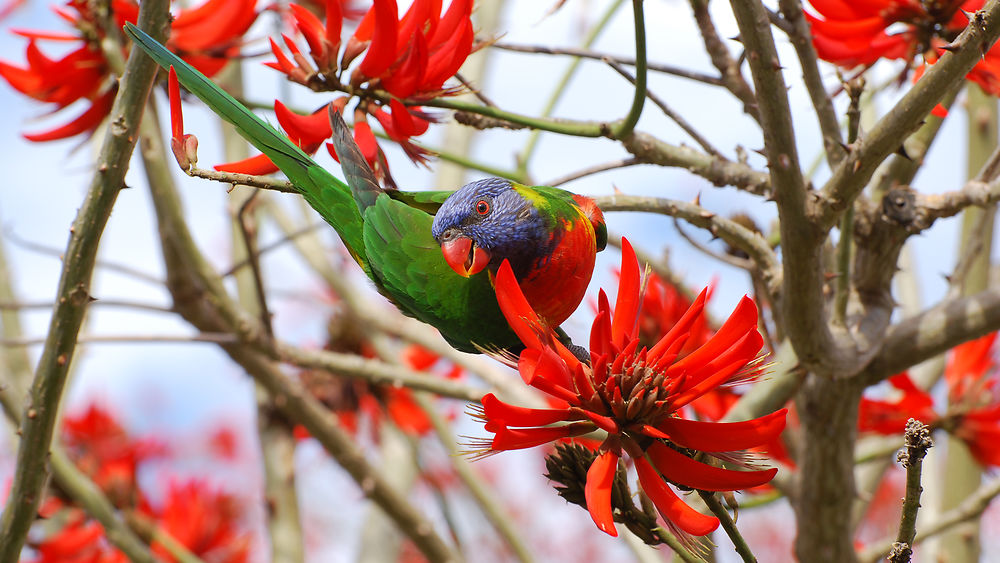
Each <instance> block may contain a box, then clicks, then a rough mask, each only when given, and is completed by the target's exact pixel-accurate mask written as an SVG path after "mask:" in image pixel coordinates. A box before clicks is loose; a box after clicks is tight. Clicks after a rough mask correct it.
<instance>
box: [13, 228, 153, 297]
mask: <svg viewBox="0 0 1000 563" xmlns="http://www.w3.org/2000/svg"><path fill="white" fill-rule="evenodd" d="M6 238H7V239H8V240H10V242H11V243H13V244H15V245H16V246H19V247H21V248H24V249H27V250H31V251H33V252H37V253H38V254H42V255H45V256H52V257H55V258H58V259H59V260H62V259H63V258H64V255H63V252H64V250H60V249H58V248H53V247H51V246H46V245H44V244H40V243H37V242H35V241H30V240H27V239H23V238H21V237H19V236H18V235H17V234H16V233H14V232H11V231H8V232H7V233H6ZM94 267H95V268H96V269H99V270H102V271H108V272H117V273H120V274H123V275H126V276H129V277H131V278H135V279H137V280H140V281H144V282H148V283H151V284H154V285H157V286H161V287H162V286H163V280H162V279H160V278H158V277H156V276H154V275H152V274H148V273H146V272H143V271H142V270H137V269H135V268H132V267H131V266H128V265H126V264H122V263H121V262H111V261H109V260H104V259H101V260H97V262H95V264H94Z"/></svg>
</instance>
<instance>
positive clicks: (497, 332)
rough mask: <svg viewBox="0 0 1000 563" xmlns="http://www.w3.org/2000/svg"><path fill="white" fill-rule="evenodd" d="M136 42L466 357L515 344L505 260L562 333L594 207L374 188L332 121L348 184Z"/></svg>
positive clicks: (567, 198)
mask: <svg viewBox="0 0 1000 563" xmlns="http://www.w3.org/2000/svg"><path fill="white" fill-rule="evenodd" d="M125 32H126V33H127V34H128V35H129V37H131V38H132V40H133V41H134V42H135V43H136V44H137V45H139V46H140V47H141V48H142V49H143V50H144V51H146V53H148V54H149V55H150V56H151V57H152V58H153V59H154V60H155V61H156V62H157V63H159V64H160V65H161V66H162V67H164V68H169V67H170V66H173V67H174V70H175V72H176V74H177V78H178V80H179V81H180V83H181V84H183V85H184V87H185V88H187V89H188V90H189V91H191V92H192V93H194V94H195V95H196V96H198V97H199V98H201V100H202V101H203V102H205V103H206V104H207V105H208V106H209V107H210V108H211V109H212V110H213V111H214V112H215V113H217V114H218V115H219V116H220V117H222V118H223V119H225V120H226V121H228V122H230V123H232V124H233V125H234V126H235V127H236V129H237V130H238V131H239V133H240V134H241V135H242V136H243V137H244V138H245V139H246V140H247V141H249V142H250V143H251V144H252V145H254V146H255V147H257V149H259V150H260V151H261V152H263V153H264V154H265V155H267V156H268V157H269V158H270V159H271V161H272V162H274V164H275V165H276V166H278V167H279V168H280V169H281V170H282V172H284V173H285V175H286V176H288V179H289V180H290V181H291V183H292V185H293V186H294V187H295V189H296V190H298V191H299V192H300V193H301V194H302V196H303V197H304V198H305V200H306V201H307V202H308V203H309V205H311V206H312V207H313V209H315V210H316V211H317V212H318V213H319V214H320V215H322V216H323V218H324V219H325V220H326V221H327V222H328V223H330V225H332V226H333V228H334V229H336V231H337V233H338V234H339V235H340V238H341V239H342V240H343V242H344V245H345V246H346V247H347V249H348V251H349V252H350V253H351V255H352V256H353V257H354V259H355V260H357V262H358V264H360V266H361V268H362V269H363V270H364V272H365V273H366V274H367V275H368V277H369V278H371V280H372V281H373V282H374V283H375V286H376V287H377V288H378V290H379V292H380V293H382V294H383V295H385V296H386V297H388V298H389V299H390V300H391V301H392V302H393V303H395V304H396V306H397V307H399V309H400V310H401V311H403V312H404V313H405V314H407V315H410V316H413V317H415V318H417V319H419V320H421V321H423V322H425V323H428V324H430V325H432V326H434V327H435V328H437V329H438V331H440V332H441V334H442V336H444V338H445V339H446V340H447V341H448V342H449V343H450V344H451V345H452V346H454V347H455V348H457V349H459V350H462V351H465V352H479V351H482V350H510V351H517V350H520V349H521V348H522V346H523V345H522V344H521V341H520V339H519V338H518V337H517V335H516V334H514V331H513V330H512V329H511V328H510V326H509V325H508V324H507V321H506V319H505V318H504V316H503V314H502V313H501V311H500V307H499V305H497V300H496V293H495V291H494V289H493V276H494V274H495V273H496V271H497V269H498V268H499V267H500V264H501V263H502V262H503V260H504V259H507V260H509V261H510V264H511V267H512V268H513V270H514V273H515V275H516V277H517V279H518V281H519V283H520V284H521V286H522V290H523V291H524V294H525V296H526V297H527V299H528V301H529V302H530V303H531V305H532V307H533V308H534V310H535V311H537V312H538V313H539V315H540V316H541V317H543V318H544V319H545V320H546V322H548V323H549V324H550V325H551V326H553V327H557V326H558V325H559V324H561V323H562V322H563V321H564V320H566V318H567V317H569V315H570V314H571V313H572V312H573V311H574V310H575V309H576V307H577V305H579V304H580V301H581V300H582V299H583V295H584V292H585V291H586V289H587V285H588V284H589V282H590V278H591V275H592V273H593V269H594V258H595V256H594V255H595V253H596V252H598V251H599V250H602V249H603V248H604V246H605V244H606V242H607V230H606V227H605V224H604V217H603V215H602V214H601V211H600V209H598V207H597V205H596V204H595V203H594V202H593V200H591V199H589V198H586V197H583V196H579V195H575V194H572V193H570V192H567V191H565V190H561V189H558V188H551V187H528V186H524V185H521V184H517V183H513V182H509V181H507V180H502V179H500V178H490V179H486V180H479V181H476V182H472V183H470V184H468V185H466V186H464V187H462V188H461V189H459V190H457V191H430V192H404V191H399V190H390V189H385V188H382V187H380V186H379V184H378V181H377V180H376V179H375V176H374V174H373V173H372V171H371V169H370V168H369V167H368V164H367V162H365V160H364V158H363V157H362V155H361V151H360V150H359V149H358V147H357V145H356V144H355V142H354V140H353V139H352V138H351V135H350V130H349V129H348V127H347V125H346V124H345V123H344V121H343V119H342V118H341V117H340V115H339V114H337V113H334V112H332V111H331V112H330V113H331V120H332V122H333V129H334V134H333V144H334V147H335V148H336V151H337V156H338V158H339V159H340V162H341V167H342V169H343V171H344V175H345V177H346V179H347V184H346V185H345V184H344V182H342V181H340V180H338V179H337V178H336V177H334V176H333V175H332V174H330V173H329V172H328V171H326V170H325V169H324V168H322V167H321V166H319V165H318V164H316V162H314V161H313V160H312V159H311V158H310V157H309V156H308V155H306V154H305V153H304V152H302V151H301V150H300V149H299V148H298V147H297V146H295V145H294V144H293V143H292V142H291V141H289V140H288V138H287V137H285V136H284V135H281V134H280V133H278V132H277V131H276V130H275V129H274V128H273V127H271V126H270V125H268V124H267V123H265V122H264V121H262V120H261V119H260V118H258V117H257V116H256V115H254V114H253V113H252V112H250V110H248V109H247V108H246V107H245V106H243V105H242V104H240V103H239V102H238V101H236V100H235V99H234V98H233V97H232V96H230V95H229V94H227V93H226V92H224V91H223V90H222V89H220V88H219V87H218V86H216V85H215V84H214V83H213V82H212V81H211V80H209V79H208V78H206V77H205V76H204V75H203V74H201V73H200V72H198V71H197V70H195V69H194V68H192V67H191V66H190V65H188V64H187V63H185V62H184V61H182V60H181V59H180V58H178V57H177V56H175V55H174V54H173V53H171V52H170V51H168V50H167V49H166V48H165V47H163V45H161V44H160V43H158V42H157V41H156V40H155V39H153V38H152V37H150V36H149V35H147V34H146V33H145V32H143V31H142V30H140V29H139V28H137V27H135V26H134V25H132V24H126V25H125Z"/></svg>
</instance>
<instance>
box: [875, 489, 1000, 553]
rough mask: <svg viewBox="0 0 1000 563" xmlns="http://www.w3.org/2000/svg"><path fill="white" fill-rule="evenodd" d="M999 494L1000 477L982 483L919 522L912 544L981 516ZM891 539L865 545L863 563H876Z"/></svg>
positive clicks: (890, 547) (885, 551)
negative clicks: (930, 518) (953, 504)
mask: <svg viewBox="0 0 1000 563" xmlns="http://www.w3.org/2000/svg"><path fill="white" fill-rule="evenodd" d="M998 495H1000V479H993V480H992V481H989V482H986V483H983V484H982V485H980V486H979V488H978V489H976V492H975V493H973V494H971V495H969V496H968V497H966V498H965V500H963V501H962V502H961V504H959V505H958V506H956V507H955V508H952V509H951V510H949V511H947V512H944V513H942V514H941V515H939V516H938V517H937V518H936V519H935V520H934V521H932V522H927V523H921V525H920V530H919V531H918V532H917V534H916V536H914V538H913V545H917V544H919V543H920V542H922V541H924V540H927V539H930V538H932V537H934V536H937V535H938V534H942V533H944V532H947V531H948V530H951V529H952V528H954V527H955V526H957V525H959V524H962V523H963V522H968V521H969V520H974V519H976V518H979V517H980V516H982V514H983V511H984V510H986V508H987V507H989V505H990V502H992V501H993V499H994V498H996V497H997V496H998ZM892 544H893V540H891V539H885V540H882V541H881V542H878V543H874V544H872V545H871V546H869V547H867V548H866V549H865V550H864V551H862V552H861V554H860V555H859V556H858V559H859V560H861V561H862V562H864V563H876V562H877V561H879V560H881V559H882V558H883V557H885V555H886V554H887V553H889V550H891V549H892Z"/></svg>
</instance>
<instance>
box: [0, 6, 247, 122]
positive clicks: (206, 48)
mask: <svg viewBox="0 0 1000 563" xmlns="http://www.w3.org/2000/svg"><path fill="white" fill-rule="evenodd" d="M255 4H256V0H208V1H207V2H205V3H204V4H202V5H200V6H196V7H193V8H189V9H185V10H180V11H179V12H178V14H177V16H176V17H175V18H174V20H173V23H172V24H171V34H170V40H169V41H168V43H167V46H168V47H169V48H170V49H171V50H173V51H174V52H176V53H177V54H178V55H180V56H181V57H182V58H183V59H184V60H186V61H187V62H189V63H191V64H192V65H194V66H195V67H197V68H198V69H199V70H201V71H202V72H203V73H205V74H207V75H209V76H212V75H213V74H215V73H217V72H218V71H219V70H221V69H222V67H223V66H225V64H226V63H227V62H228V61H229V60H230V59H232V58H233V57H235V56H236V55H237V54H238V52H239V46H240V42H241V37H242V35H243V34H244V33H245V32H246V31H247V29H248V28H249V27H250V25H251V24H252V23H253V22H254V20H255V19H256V18H257V12H256V11H255V9H254V6H255ZM96 6H97V4H95V3H93V2H87V1H85V0H70V1H69V2H68V4H67V7H66V8H62V7H57V8H55V11H56V13H57V14H58V15H59V17H61V18H62V19H64V20H66V21H67V22H69V24H70V25H72V26H73V27H74V32H73V33H63V32H50V31H34V30H14V33H16V34H18V35H21V36H23V37H25V38H27V39H28V46H27V47H26V49H25V59H26V61H27V62H26V66H23V67H22V66H18V65H15V64H11V63H8V62H4V61H0V77H3V79H4V80H6V81H7V82H8V83H9V84H10V85H11V86H12V87H13V88H14V89H15V90H17V91H19V92H21V93H22V94H24V95H26V96H30V97H32V98H34V99H36V100H39V101H41V102H46V103H48V104H52V105H53V106H55V107H54V108H53V111H59V110H62V109H63V108H66V107H67V106H70V105H71V104H74V102H78V101H79V102H87V103H89V104H90V105H89V107H88V108H87V109H86V110H85V111H84V112H83V113H80V114H79V115H77V116H76V117H74V118H72V119H71V120H70V121H69V122H68V123H65V124H63V125H61V126H58V127H55V128H53V129H50V130H48V131H43V132H40V133H29V134H25V138H27V139H28V140H30V141H51V140H56V139H65V138H68V137H73V136H75V135H79V134H81V133H90V132H92V131H93V130H94V129H96V128H97V126H98V125H100V123H101V121H102V120H103V119H104V118H105V117H106V116H107V115H108V113H110V111H111V105H112V103H113V102H114V99H115V94H116V93H117V91H118V84H117V81H116V80H115V79H114V78H113V76H112V72H111V68H110V65H109V63H108V60H107V58H106V56H105V53H104V52H103V51H102V50H101V49H102V43H103V41H104V39H105V37H106V36H107V34H108V28H107V26H115V29H116V30H117V29H121V27H122V26H123V25H124V24H125V22H132V23H135V21H136V20H137V19H138V15H139V5H138V3H136V2H135V1H134V0H114V1H112V2H111V3H110V6H111V15H110V18H109V21H107V22H105V21H103V20H101V19H100V18H99V17H98V15H97V14H98V12H97V10H96ZM114 33H117V31H115V32H114ZM41 41H54V42H69V43H73V44H75V45H76V48H74V49H73V50H71V51H70V52H69V53H67V54H66V55H64V56H63V57H62V58H59V59H52V58H50V57H48V56H47V55H45V54H44V53H43V52H42V50H41V49H40V48H39V47H38V43H39V42H41Z"/></svg>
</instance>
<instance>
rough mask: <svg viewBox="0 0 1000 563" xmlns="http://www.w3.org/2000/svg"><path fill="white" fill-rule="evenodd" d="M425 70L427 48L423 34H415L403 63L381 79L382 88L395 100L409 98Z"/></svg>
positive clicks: (415, 89)
mask: <svg viewBox="0 0 1000 563" xmlns="http://www.w3.org/2000/svg"><path fill="white" fill-rule="evenodd" d="M426 68H427V46H426V43H425V40H424V34H423V33H419V32H418V33H417V34H416V36H415V37H414V38H413V41H412V42H411V43H410V48H409V50H408V51H407V53H406V56H405V57H404V58H403V62H402V63H401V64H399V65H396V66H394V67H393V68H392V69H391V70H390V72H389V73H388V75H387V76H385V77H383V78H382V87H383V88H385V90H386V91H387V92H389V93H390V94H392V95H393V96H396V97H397V98H409V97H410V96H412V95H413V93H414V92H416V91H417V86H419V85H420V83H421V81H422V80H423V78H424V71H425V69H426Z"/></svg>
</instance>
